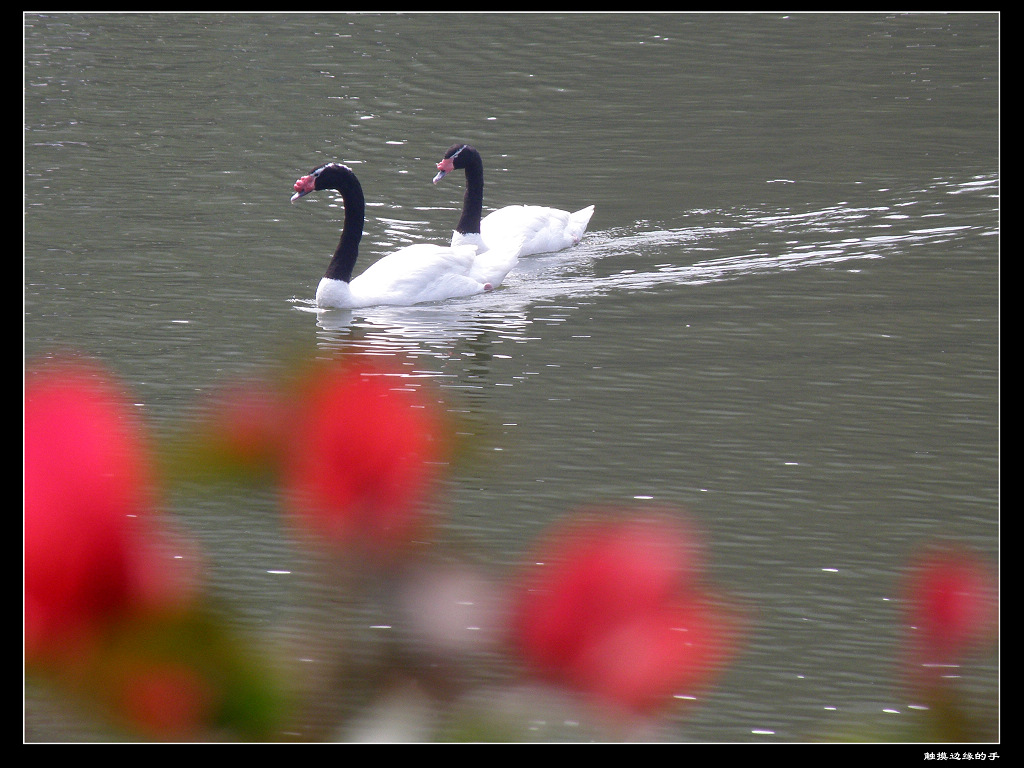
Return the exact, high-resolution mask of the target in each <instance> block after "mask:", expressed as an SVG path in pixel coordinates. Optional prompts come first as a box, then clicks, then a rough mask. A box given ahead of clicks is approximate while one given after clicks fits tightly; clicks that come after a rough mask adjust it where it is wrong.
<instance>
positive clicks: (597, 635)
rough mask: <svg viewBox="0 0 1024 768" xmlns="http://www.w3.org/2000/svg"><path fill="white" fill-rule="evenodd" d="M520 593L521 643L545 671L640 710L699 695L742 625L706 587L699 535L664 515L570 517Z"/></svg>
mask: <svg viewBox="0 0 1024 768" xmlns="http://www.w3.org/2000/svg"><path fill="white" fill-rule="evenodd" d="M539 561H540V562H539V563H538V565H537V567H536V572H535V573H534V574H533V575H532V576H531V577H530V578H528V579H527V581H526V583H525V584H524V585H522V588H521V589H520V590H519V592H518V597H519V600H518V605H517V609H516V611H515V613H514V616H513V621H512V639H513V644H514V645H515V646H516V647H517V648H518V650H519V652H520V653H521V655H522V657H523V659H524V661H525V662H526V663H527V665H528V666H529V667H530V668H531V669H532V670H533V671H534V672H535V673H536V674H537V675H539V676H540V677H542V678H544V679H547V680H549V681H551V682H554V683H558V684H562V685H566V686H568V687H570V688H573V689H576V690H579V691H582V692H583V693H585V694H588V695H590V696H593V697H595V698H597V699H600V700H603V701H606V702H611V703H614V704H617V705H618V706H620V707H622V708H625V709H627V710H631V711H634V712H641V713H644V712H650V711H653V710H655V709H657V708H658V707H661V706H664V705H665V704H667V703H668V702H669V701H670V700H671V697H672V695H674V694H682V693H693V692H694V691H695V690H697V689H698V688H700V687H702V686H703V685H705V684H706V683H707V682H708V681H709V680H710V679H711V678H712V677H713V676H714V675H715V674H716V673H717V672H718V671H719V670H720V668H721V665H722V662H723V661H724V659H725V657H726V656H727V655H728V653H729V652H730V650H731V648H732V645H733V642H734V639H735V634H736V629H737V627H736V624H735V620H734V619H733V617H732V616H731V615H730V614H729V612H728V611H726V610H724V609H723V608H722V607H721V605H720V603H719V601H716V600H714V599H713V598H712V596H711V595H710V594H709V593H707V592H706V591H705V590H704V588H703V587H702V586H701V585H700V583H699V581H698V579H699V564H700V559H699V552H698V547H697V546H696V544H695V541H694V537H693V534H692V533H691V532H689V531H687V530H686V529H685V528H683V527H682V526H680V525H678V524H676V523H672V522H668V521H667V520H664V519H660V518H659V519H653V518H648V517H630V516H623V517H621V518H609V519H605V520H600V521H597V522H585V523H572V524H570V525H569V526H567V527H565V528H563V529H560V530H559V531H557V532H556V533H555V534H554V535H552V536H551V537H549V538H548V540H547V543H546V545H545V546H544V547H543V549H542V554H541V556H540V558H539Z"/></svg>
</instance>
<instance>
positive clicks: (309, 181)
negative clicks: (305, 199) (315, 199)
mask: <svg viewBox="0 0 1024 768" xmlns="http://www.w3.org/2000/svg"><path fill="white" fill-rule="evenodd" d="M292 189H294V190H295V194H294V195H292V202H293V203H294V202H295V201H296V200H298V199H299V198H300V197H302V196H303V195H308V194H309V193H310V192H312V191H314V190H315V189H316V177H315V176H314V175H313V174H309V175H308V176H303V177H302V178H301V179H299V180H298V181H296V182H295V184H294V185H293V186H292Z"/></svg>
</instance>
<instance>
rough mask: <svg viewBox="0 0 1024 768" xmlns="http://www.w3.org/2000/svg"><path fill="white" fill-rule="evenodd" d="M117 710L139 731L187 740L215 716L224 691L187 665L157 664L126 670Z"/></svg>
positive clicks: (163, 737) (152, 735)
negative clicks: (217, 688)
mask: <svg viewBox="0 0 1024 768" xmlns="http://www.w3.org/2000/svg"><path fill="white" fill-rule="evenodd" d="M122 674H123V676H124V684H123V687H122V689H121V690H120V692H119V693H120V700H118V701H116V702H115V707H116V711H117V712H118V713H119V714H120V716H121V717H123V718H124V719H125V720H127V721H128V723H129V724H130V725H131V726H132V727H133V728H134V729H135V730H138V731H139V732H141V733H143V734H145V735H146V736H148V737H150V738H156V739H161V740H163V739H187V738H190V737H194V736H195V735H196V734H198V733H202V732H203V729H204V728H205V726H206V725H207V723H209V722H211V721H212V720H213V719H214V713H215V712H216V706H217V705H218V704H219V703H220V702H219V694H220V692H219V691H217V690H215V689H214V688H213V686H211V684H210V682H209V681H208V680H205V679H204V678H203V676H202V674H201V673H200V672H199V671H198V670H196V669H194V668H192V667H189V666H187V665H185V664H175V663H164V664H153V665H151V666H150V667H147V668H138V669H134V668H133V669H129V670H124V671H123V672H122Z"/></svg>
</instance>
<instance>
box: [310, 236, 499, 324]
mask: <svg viewBox="0 0 1024 768" xmlns="http://www.w3.org/2000/svg"><path fill="white" fill-rule="evenodd" d="M502 253H503V254H504V255H501V254H502ZM486 257H490V258H484V257H483V256H482V255H478V253H477V248H476V246H474V245H461V246H453V247H447V246H443V245H432V244H428V243H418V244H416V245H408V246H406V247H405V248H402V249H401V250H398V251H395V252H394V253H389V254H388V255H387V256H385V257H384V258H382V259H381V260H380V261H377V262H375V263H373V264H371V265H370V266H369V267H367V269H366V271H365V272H363V273H362V274H361V275H359V276H358V277H356V278H355V279H353V280H352V281H351V282H347V281H345V280H340V279H337V278H331V277H323V278H321V279H320V284H319V285H318V286H317V289H316V305H317V306H318V307H320V308H322V309H354V308H356V307H372V306H377V305H383V304H391V305H398V306H409V305H412V304H422V303H424V302H428V301H443V300H445V299H454V298H459V297H463V296H473V295H475V294H478V293H483V292H484V291H489V290H492V289H493V288H495V287H497V286H498V285H500V284H501V281H502V280H504V279H505V275H507V274H508V273H509V271H510V270H511V269H512V268H513V267H514V266H515V264H516V262H517V261H518V259H517V258H516V257H515V253H514V252H509V251H505V252H489V253H487V254H486Z"/></svg>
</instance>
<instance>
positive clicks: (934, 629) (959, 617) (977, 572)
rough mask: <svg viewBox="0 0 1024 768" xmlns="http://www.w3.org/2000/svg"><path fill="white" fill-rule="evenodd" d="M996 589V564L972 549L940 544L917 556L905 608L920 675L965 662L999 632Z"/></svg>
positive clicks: (909, 576)
mask: <svg viewBox="0 0 1024 768" xmlns="http://www.w3.org/2000/svg"><path fill="white" fill-rule="evenodd" d="M996 593H997V590H996V580H995V576H994V574H993V572H992V569H991V568H990V567H989V565H988V564H987V563H986V562H985V561H984V560H983V559H982V558H981V557H979V556H978V555H977V554H975V553H973V552H971V551H968V550H966V549H963V548H954V547H950V548H937V547H936V548H929V549H928V550H927V551H925V552H922V553H921V554H919V555H918V556H916V557H915V558H914V560H913V562H912V564H911V568H910V570H909V572H908V574H907V578H906V581H905V584H904V609H905V621H906V623H907V626H908V628H909V631H910V633H911V634H910V646H909V652H910V654H911V657H912V661H911V663H912V665H913V667H914V668H915V672H916V674H917V675H918V676H919V675H920V674H921V673H922V672H925V671H926V670H928V669H930V668H933V667H941V666H943V665H951V664H957V663H959V662H960V661H962V660H963V657H964V656H965V655H966V654H968V653H969V652H971V651H974V650H977V649H978V648H980V647H982V646H983V645H984V644H985V643H986V642H988V641H990V640H991V639H992V638H993V637H994V635H995V627H996V605H997V602H996V601H997V594H996ZM925 674H927V673H926V672H925ZM933 674H934V675H939V674H941V672H938V671H935V672H933Z"/></svg>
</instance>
